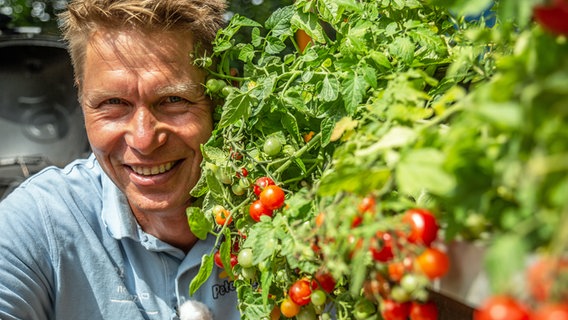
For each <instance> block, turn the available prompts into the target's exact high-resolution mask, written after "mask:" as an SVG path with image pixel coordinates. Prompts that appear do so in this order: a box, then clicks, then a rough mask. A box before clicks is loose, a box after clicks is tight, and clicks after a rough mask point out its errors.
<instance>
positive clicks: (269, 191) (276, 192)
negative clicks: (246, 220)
mask: <svg viewBox="0 0 568 320" xmlns="http://www.w3.org/2000/svg"><path fill="white" fill-rule="evenodd" d="M253 188H254V189H253V190H254V194H255V195H256V196H257V199H256V200H254V201H253V202H252V204H251V205H250V207H249V215H250V217H251V218H252V219H253V220H254V221H257V222H258V221H260V218H261V217H262V216H268V217H272V215H273V214H274V210H277V209H280V208H281V207H282V206H283V205H284V200H285V197H286V194H285V193H284V190H282V188H280V187H279V186H277V185H276V184H275V183H274V180H272V179H271V178H269V177H260V178H258V179H257V180H256V181H255V183H254V187H253Z"/></svg>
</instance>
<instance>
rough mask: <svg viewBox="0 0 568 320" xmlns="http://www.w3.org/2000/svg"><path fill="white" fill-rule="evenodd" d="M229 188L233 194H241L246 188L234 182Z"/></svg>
mask: <svg viewBox="0 0 568 320" xmlns="http://www.w3.org/2000/svg"><path fill="white" fill-rule="evenodd" d="M231 190H232V191H233V193H234V194H235V195H237V196H242V195H243V194H245V191H246V188H243V187H242V186H241V185H240V183H236V184H233V185H232V186H231Z"/></svg>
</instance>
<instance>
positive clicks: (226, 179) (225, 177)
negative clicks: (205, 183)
mask: <svg viewBox="0 0 568 320" xmlns="http://www.w3.org/2000/svg"><path fill="white" fill-rule="evenodd" d="M215 176H216V177H217V179H218V180H219V181H221V183H223V184H231V183H232V182H233V177H232V175H231V173H230V172H229V169H227V168H220V169H219V170H218V171H217V172H216V173H215Z"/></svg>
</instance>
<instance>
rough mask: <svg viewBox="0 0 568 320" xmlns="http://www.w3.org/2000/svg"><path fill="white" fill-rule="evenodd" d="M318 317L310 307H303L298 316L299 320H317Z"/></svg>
mask: <svg viewBox="0 0 568 320" xmlns="http://www.w3.org/2000/svg"><path fill="white" fill-rule="evenodd" d="M316 317H317V315H316V312H315V310H314V309H313V308H310V306H305V307H303V308H302V309H301V310H300V312H299V313H298V314H297V315H296V319H297V320H315V319H316Z"/></svg>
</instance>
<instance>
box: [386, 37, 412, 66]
mask: <svg viewBox="0 0 568 320" xmlns="http://www.w3.org/2000/svg"><path fill="white" fill-rule="evenodd" d="M389 50H390V53H391V54H392V55H393V56H395V57H398V58H399V59H401V60H402V61H403V62H404V63H406V64H407V65H410V64H411V63H412V60H413V59H414V50H415V48H414V43H413V42H412V41H411V40H410V38H408V37H399V38H396V39H395V40H394V41H393V42H392V43H391V44H390V45H389Z"/></svg>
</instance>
